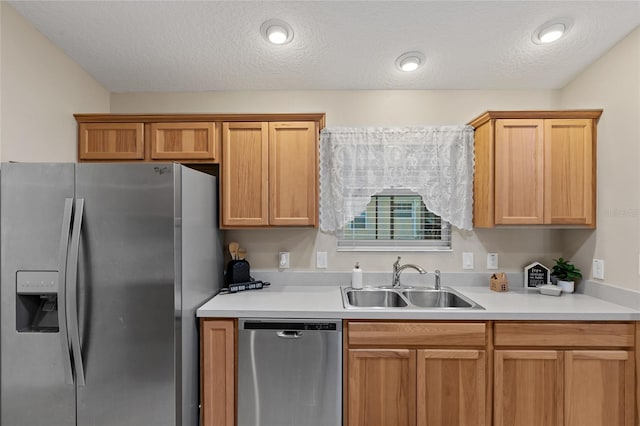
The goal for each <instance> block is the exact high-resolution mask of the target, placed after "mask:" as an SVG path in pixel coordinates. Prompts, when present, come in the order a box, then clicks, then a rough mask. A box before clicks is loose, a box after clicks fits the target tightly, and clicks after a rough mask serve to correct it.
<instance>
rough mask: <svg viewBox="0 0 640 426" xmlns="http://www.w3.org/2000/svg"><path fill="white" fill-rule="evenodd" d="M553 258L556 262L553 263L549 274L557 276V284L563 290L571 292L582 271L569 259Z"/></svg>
mask: <svg viewBox="0 0 640 426" xmlns="http://www.w3.org/2000/svg"><path fill="white" fill-rule="evenodd" d="M553 260H555V262H556V264H555V265H553V269H552V270H551V275H552V276H554V277H556V278H557V280H558V281H557V285H558V286H559V287H560V288H562V291H563V292H565V293H573V290H574V288H575V282H576V281H578V280H579V279H581V278H582V272H580V269H578V268H576V266H575V265H573V264H572V263H571V261H570V260H564V259H563V258H558V259H553Z"/></svg>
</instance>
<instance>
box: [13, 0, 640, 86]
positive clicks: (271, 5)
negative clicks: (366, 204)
mask: <svg viewBox="0 0 640 426" xmlns="http://www.w3.org/2000/svg"><path fill="white" fill-rule="evenodd" d="M9 3H10V4H12V5H13V7H15V8H16V10H17V11H18V12H19V13H20V14H21V15H23V16H24V17H25V18H26V19H27V20H28V21H30V22H31V23H32V24H33V25H34V26H35V27H36V28H38V29H39V30H40V31H41V32H42V33H43V34H45V36H46V37H48V38H49V39H50V40H51V41H52V42H53V43H54V44H55V45H57V46H59V47H60V48H61V49H62V50H63V51H65V52H66V53H67V54H68V55H69V56H70V57H71V58H73V59H74V60H75V61H76V62H77V63H79V64H80V65H81V66H82V67H83V68H84V69H85V70H87V71H88V72H89V73H90V74H91V75H93V77H94V78H95V79H96V80H98V81H99V82H100V83H101V84H102V85H103V86H104V87H105V88H107V89H108V90H110V91H111V92H145V91H210V90H354V89H355V90H357V89H505V90H507V89H509V90H510V89H555V88H560V87H562V86H564V85H565V84H566V83H567V82H568V81H570V80H571V79H572V78H573V77H575V76H576V74H578V73H579V72H580V71H581V70H582V69H584V68H585V67H586V66H587V65H589V64H590V63H592V62H593V61H594V60H596V59H597V58H598V57H600V56H601V55H602V54H603V53H604V52H606V51H607V50H608V49H609V48H611V47H612V46H613V45H614V44H615V43H616V42H618V41H620V40H621V39H622V38H624V36H626V35H627V34H628V33H629V32H631V31H632V30H633V29H634V28H635V27H637V26H638V25H640V0H633V1H609V0H606V1H591V2H589V1H573V2H568V1H523V0H512V1H294V2H292V1H105V0H103V1H59V0H58V1H9ZM270 18H278V19H282V20H285V21H286V22H288V23H289V24H290V25H291V27H292V28H293V30H294V33H295V36H294V39H293V41H292V42H291V43H290V44H287V45H282V46H274V45H270V44H268V43H267V42H266V41H265V40H264V39H263V38H262V37H261V35H260V32H259V30H260V25H261V24H262V23H263V22H264V21H266V20H267V19H270ZM554 18H568V19H570V20H571V22H572V25H571V28H570V30H569V32H568V33H567V34H566V36H565V37H564V38H562V39H561V40H559V41H557V42H555V43H553V44H550V45H544V46H540V45H536V44H534V43H533V42H532V41H531V35H532V32H533V31H534V30H535V29H536V28H537V27H539V26H540V25H541V24H543V23H545V22H547V21H549V20H552V19H554ZM411 50H419V51H422V52H423V53H424V54H425V55H426V59H427V62H426V65H425V66H423V67H422V68H420V69H419V70H418V71H416V72H414V73H403V72H401V71H398V70H397V69H396V68H395V67H394V61H395V60H396V58H397V57H398V56H399V55H400V54H402V53H404V52H407V51H411ZM631 59H633V58H631ZM636 59H637V58H636Z"/></svg>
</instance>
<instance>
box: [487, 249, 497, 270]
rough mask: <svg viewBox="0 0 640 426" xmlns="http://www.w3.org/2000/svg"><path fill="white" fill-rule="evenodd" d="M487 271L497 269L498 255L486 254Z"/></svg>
mask: <svg viewBox="0 0 640 426" xmlns="http://www.w3.org/2000/svg"><path fill="white" fill-rule="evenodd" d="M487 269H498V253H487Z"/></svg>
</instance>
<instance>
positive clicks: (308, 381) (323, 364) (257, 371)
mask: <svg viewBox="0 0 640 426" xmlns="http://www.w3.org/2000/svg"><path fill="white" fill-rule="evenodd" d="M238 329H239V331H238V426H340V425H342V322H341V321H340V320H307V319H277V320H276V319H240V320H239V323H238Z"/></svg>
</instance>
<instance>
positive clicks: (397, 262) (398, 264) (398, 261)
mask: <svg viewBox="0 0 640 426" xmlns="http://www.w3.org/2000/svg"><path fill="white" fill-rule="evenodd" d="M399 266H400V256H398V260H396V262H395V263H394V264H393V269H398V267H399Z"/></svg>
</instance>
